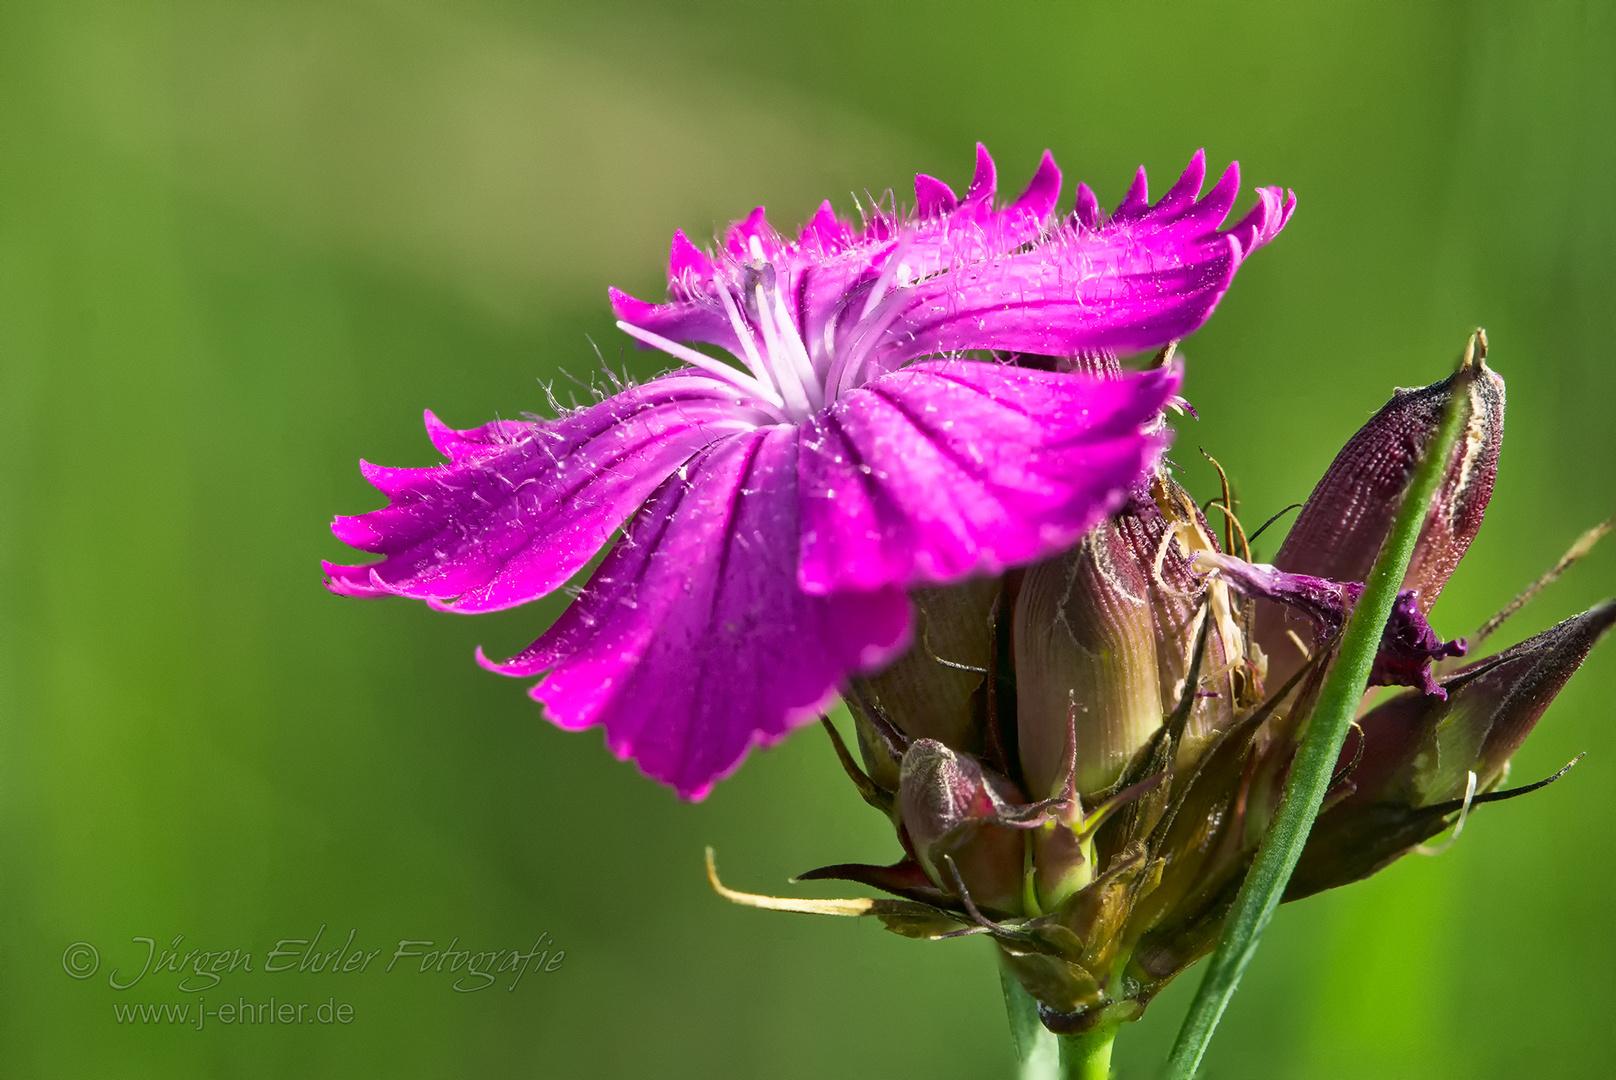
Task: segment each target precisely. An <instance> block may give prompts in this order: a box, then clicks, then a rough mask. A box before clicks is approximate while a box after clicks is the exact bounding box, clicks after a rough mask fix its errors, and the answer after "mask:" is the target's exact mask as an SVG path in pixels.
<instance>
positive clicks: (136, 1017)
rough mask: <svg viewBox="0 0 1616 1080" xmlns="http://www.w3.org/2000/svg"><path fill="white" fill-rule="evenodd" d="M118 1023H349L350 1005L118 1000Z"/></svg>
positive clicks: (330, 1001)
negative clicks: (211, 1004) (209, 1005)
mask: <svg viewBox="0 0 1616 1080" xmlns="http://www.w3.org/2000/svg"><path fill="white" fill-rule="evenodd" d="M112 1015H113V1018H114V1019H115V1020H116V1021H117V1022H118V1023H120V1024H155V1025H162V1026H172V1027H188V1028H193V1029H194V1030H196V1031H201V1030H202V1029H203V1028H204V1027H207V1026H209V1024H210V1023H213V1024H225V1025H239V1024H254V1025H256V1024H264V1025H266V1026H267V1025H270V1024H351V1023H353V1018H354V1007H353V1006H352V1005H350V1004H349V1003H347V1002H346V1001H344V1002H341V1003H339V1002H338V1001H337V999H336V998H327V999H326V1000H324V1001H297V1002H292V1001H277V1000H275V999H274V998H270V999H269V1000H268V1001H248V1000H247V999H246V998H239V999H237V1000H236V1001H227V1002H225V1003H223V1004H222V1005H219V1006H217V1007H214V1008H209V1007H208V1003H207V999H206V998H201V999H198V1000H196V1001H185V1002H177V1003H176V1002H167V1001H163V1002H140V1001H120V1002H115V1003H114V1004H113V1006H112Z"/></svg>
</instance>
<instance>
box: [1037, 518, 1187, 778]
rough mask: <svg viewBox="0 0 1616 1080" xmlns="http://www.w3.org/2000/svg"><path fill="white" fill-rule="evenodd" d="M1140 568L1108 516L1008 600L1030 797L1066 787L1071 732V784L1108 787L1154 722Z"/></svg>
mask: <svg viewBox="0 0 1616 1080" xmlns="http://www.w3.org/2000/svg"><path fill="white" fill-rule="evenodd" d="M1146 575H1147V567H1142V566H1140V564H1139V562H1138V560H1137V559H1136V558H1135V557H1134V552H1133V549H1132V548H1131V546H1130V545H1129V544H1128V542H1127V538H1126V537H1125V536H1124V535H1123V533H1122V532H1121V530H1120V529H1119V527H1118V525H1117V523H1116V521H1115V520H1111V521H1106V522H1104V523H1103V524H1101V525H1099V526H1097V527H1096V528H1095V529H1094V530H1093V531H1092V532H1090V533H1089V534H1088V535H1087V536H1085V537H1084V538H1083V541H1082V543H1080V544H1079V545H1078V546H1077V547H1076V548H1074V549H1072V550H1071V551H1070V552H1068V553H1067V554H1066V555H1065V556H1064V557H1062V558H1060V559H1052V560H1050V561H1048V562H1044V563H1040V564H1039V565H1037V566H1035V567H1033V568H1032V569H1031V570H1029V571H1028V572H1027V576H1026V578H1025V580H1024V581H1023V582H1022V585H1021V593H1020V595H1019V596H1018V597H1017V600H1016V610H1015V623H1014V631H1013V635H1014V642H1015V663H1016V728H1017V735H1018V739H1019V744H1020V753H1021V769H1022V774H1023V775H1024V776H1025V778H1026V782H1027V788H1028V790H1029V791H1030V792H1031V793H1032V795H1033V797H1034V798H1039V799H1044V798H1050V797H1052V796H1054V795H1056V794H1058V791H1059V789H1060V788H1063V787H1064V786H1065V782H1066V774H1065V767H1064V766H1065V762H1066V747H1067V742H1068V739H1069V738H1071V737H1072V733H1073V732H1074V731H1075V738H1076V747H1077V790H1078V791H1079V792H1080V793H1083V794H1089V793H1092V792H1097V791H1100V790H1103V789H1104V788H1107V787H1109V786H1110V785H1111V784H1113V783H1115V782H1116V780H1117V778H1118V777H1119V776H1121V775H1122V771H1123V769H1124V768H1125V767H1126V766H1127V764H1128V761H1129V760H1130V759H1131V758H1132V757H1133V755H1134V753H1135V752H1137V751H1138V750H1139V748H1140V747H1142V746H1143V745H1144V744H1145V743H1146V742H1147V741H1148V740H1149V739H1150V737H1151V735H1152V734H1154V733H1155V731H1156V729H1157V728H1159V727H1161V724H1162V715H1163V714H1162V697H1161V683H1160V677H1159V674H1158V671H1157V665H1156V625H1155V618H1154V614H1153V612H1152V610H1151V604H1150V591H1149V578H1148V577H1147V576H1146Z"/></svg>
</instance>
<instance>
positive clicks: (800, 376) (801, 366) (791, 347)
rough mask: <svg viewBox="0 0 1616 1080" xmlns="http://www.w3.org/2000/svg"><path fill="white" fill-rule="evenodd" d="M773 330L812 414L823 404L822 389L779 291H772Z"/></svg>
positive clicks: (805, 347) (806, 349)
mask: <svg viewBox="0 0 1616 1080" xmlns="http://www.w3.org/2000/svg"><path fill="white" fill-rule="evenodd" d="M774 328H775V330H776V332H777V333H778V334H779V335H780V338H781V339H782V340H783V341H784V342H785V343H786V354H787V356H788V357H789V358H790V359H791V360H792V361H794V363H793V364H792V367H794V368H795V369H796V376H797V380H798V381H799V382H801V383H802V388H803V390H804V391H806V392H807V394H808V407H809V409H810V410H812V411H814V412H818V411H819V409H820V408H821V407H822V406H823V405H824V404H825V393H824V388H823V387H821V386H820V385H819V376H818V375H816V374H815V373H814V362H813V360H812V359H810V358H809V356H808V346H807V345H806V344H804V343H803V340H802V335H801V334H799V333H798V332H797V323H796V320H794V319H793V318H792V317H791V312H789V311H788V310H786V301H785V297H784V296H782V295H781V293H780V290H779V289H775V290H774Z"/></svg>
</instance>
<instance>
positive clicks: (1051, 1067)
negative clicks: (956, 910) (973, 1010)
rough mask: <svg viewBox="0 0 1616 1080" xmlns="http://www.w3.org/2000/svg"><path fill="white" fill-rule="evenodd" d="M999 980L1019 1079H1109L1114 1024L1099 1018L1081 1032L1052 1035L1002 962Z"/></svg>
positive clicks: (1029, 997) (1114, 1035) (1035, 1003)
mask: <svg viewBox="0 0 1616 1080" xmlns="http://www.w3.org/2000/svg"><path fill="white" fill-rule="evenodd" d="M999 980H1000V983H1001V984H1002V985H1003V987H1004V1011H1005V1015H1006V1016H1007V1017H1008V1018H1009V1020H1010V1044H1011V1046H1012V1047H1013V1048H1014V1050H1015V1055H1016V1076H1017V1078H1018V1080H1109V1078H1110V1076H1111V1044H1112V1042H1114V1041H1115V1039H1116V1037H1117V1025H1116V1024H1114V1023H1110V1024H1108V1023H1103V1022H1102V1023H1101V1024H1100V1025H1099V1026H1098V1027H1096V1028H1095V1029H1094V1030H1093V1031H1089V1032H1085V1033H1084V1034H1082V1035H1055V1034H1053V1033H1052V1032H1051V1031H1050V1030H1049V1029H1048V1028H1046V1027H1044V1024H1043V1021H1041V1020H1039V1019H1038V1002H1036V1001H1035V1000H1033V996H1032V995H1031V994H1029V993H1027V991H1026V990H1025V989H1023V988H1022V985H1021V983H1020V982H1019V981H1017V979H1016V977H1015V976H1014V975H1012V974H1010V972H1009V971H1007V970H1006V969H1005V968H1004V967H1003V966H1002V965H1001V966H1000V968H999Z"/></svg>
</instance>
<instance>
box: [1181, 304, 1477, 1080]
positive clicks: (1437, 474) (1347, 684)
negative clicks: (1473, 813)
mask: <svg viewBox="0 0 1616 1080" xmlns="http://www.w3.org/2000/svg"><path fill="white" fill-rule="evenodd" d="M1478 336H1479V335H1478ZM1481 342H1482V344H1480V346H1479V349H1478V341H1477V338H1472V339H1471V343H1470V348H1467V349H1466V350H1465V359H1464V366H1468V365H1469V364H1470V363H1471V361H1472V359H1473V357H1474V356H1475V354H1476V353H1477V352H1481V351H1482V350H1485V348H1486V346H1485V339H1484V338H1483V339H1481ZM1483 355H1484V353H1483ZM1462 389H1463V388H1462V386H1456V387H1455V393H1454V395H1453V398H1452V400H1451V401H1450V402H1449V405H1448V409H1447V413H1446V415H1445V416H1444V417H1443V420H1442V426H1441V428H1440V429H1438V431H1437V435H1436V438H1435V439H1433V440H1432V442H1431V444H1430V446H1428V447H1427V448H1426V451H1425V456H1424V457H1423V458H1422V459H1421V461H1420V464H1419V467H1418V469H1417V470H1416V471H1415V474H1414V480H1413V483H1411V484H1410V485H1409V488H1408V492H1407V494H1406V495H1405V496H1404V497H1403V502H1402V505H1401V506H1399V507H1398V510H1397V517H1396V519H1395V520H1394V521H1393V522H1392V529H1391V533H1390V535H1388V536H1387V538H1386V542H1385V545H1384V546H1383V547H1382V548H1381V550H1380V554H1379V556H1378V557H1377V558H1376V559H1375V566H1374V569H1373V570H1371V571H1370V572H1369V580H1368V581H1366V582H1365V583H1364V591H1363V595H1362V596H1361V597H1360V598H1359V600H1358V603H1357V606H1356V607H1355V608H1354V609H1353V612H1352V615H1351V617H1350V618H1349V619H1348V620H1347V625H1346V628H1345V629H1344V630H1343V631H1342V633H1341V639H1340V640H1341V645H1340V649H1339V650H1338V651H1337V653H1336V657H1335V660H1334V662H1333V663H1332V664H1331V665H1330V669H1329V671H1328V672H1327V673H1326V674H1325V677H1324V685H1323V686H1322V687H1321V689H1320V691H1319V698H1318V704H1317V705H1316V706H1315V707H1314V709H1313V714H1312V716H1311V718H1310V719H1309V720H1308V722H1307V730H1306V733H1305V734H1304V735H1303V736H1302V742H1301V745H1300V746H1299V747H1298V748H1297V751H1296V757H1295V760H1294V761H1293V762H1292V764H1291V770H1290V775H1289V777H1287V779H1286V781H1285V794H1284V798H1283V799H1282V800H1281V802H1280V805H1279V809H1278V810H1277V811H1276V812H1275V815H1274V820H1273V823H1272V824H1271V825H1270V826H1269V829H1268V832H1267V833H1266V834H1265V835H1264V836H1263V839H1262V844H1261V846H1260V847H1259V848H1258V849H1257V857H1256V859H1255V860H1254V861H1253V862H1252V864H1251V871H1250V872H1249V873H1248V874H1247V875H1246V880H1245V882H1244V883H1243V884H1242V885H1241V887H1240V892H1239V894H1238V895H1237V896H1236V897H1235V901H1234V905H1233V907H1232V908H1230V910H1229V915H1228V918H1227V919H1226V921H1225V922H1224V926H1223V937H1222V940H1221V941H1219V943H1218V948H1217V951H1216V952H1215V953H1213V954H1212V959H1211V960H1210V961H1209V962H1208V964H1207V968H1206V976H1205V977H1204V978H1203V979H1202V980H1201V985H1200V988H1199V989H1198V990H1197V991H1196V994H1195V1000H1194V1001H1193V1002H1191V1003H1190V1011H1189V1014H1188V1015H1187V1016H1186V1017H1185V1018H1184V1025H1183V1027H1181V1028H1180V1029H1179V1032H1178V1040H1177V1041H1176V1042H1175V1043H1174V1044H1173V1050H1172V1053H1171V1054H1170V1055H1169V1056H1168V1059H1167V1069H1166V1072H1165V1076H1166V1077H1168V1078H1169V1080H1190V1078H1192V1077H1193V1076H1194V1075H1195V1070H1196V1069H1197V1068H1199V1066H1200V1064H1201V1057H1202V1055H1204V1054H1205V1053H1206V1047H1207V1044H1208V1043H1209V1042H1211V1040H1212V1032H1213V1031H1214V1030H1215V1029H1216V1028H1217V1026H1218V1021H1219V1019H1221V1018H1222V1016H1223V1010H1224V1009H1225V1008H1226V1007H1227V1006H1228V1004H1229V998H1230V997H1231V996H1232V995H1233V994H1234V991H1235V987H1236V986H1237V985H1238V984H1239V982H1240V976H1241V974H1242V973H1243V972H1244V971H1245V968H1246V965H1247V964H1248V963H1250V962H1251V958H1252V956H1253V954H1254V953H1255V952H1256V951H1257V940H1258V938H1259V937H1261V935H1262V932H1263V929H1264V928H1265V927H1266V926H1267V925H1268V920H1269V919H1270V918H1272V917H1273V914H1274V909H1275V908H1277V907H1278V906H1279V902H1280V899H1281V897H1283V896H1284V893H1285V884H1286V882H1288V881H1289V880H1290V876H1291V871H1292V870H1294V869H1296V862H1297V860H1298V859H1300V858H1301V855H1302V848H1303V847H1304V846H1305V845H1306V844H1307V834H1308V832H1309V831H1310V830H1311V829H1312V827H1313V819H1314V818H1315V817H1317V816H1318V812H1319V806H1320V804H1321V803H1322V802H1323V801H1324V795H1325V792H1326V791H1327V790H1328V789H1329V787H1330V780H1331V777H1332V776H1333V774H1334V771H1335V763H1336V760H1337V759H1338V758H1339V756H1340V754H1341V746H1342V743H1344V742H1345V741H1346V737H1347V731H1348V730H1349V729H1350V728H1351V726H1352V720H1353V716H1354V715H1355V714H1356V713H1357V711H1358V705H1359V703H1360V702H1361V701H1362V699H1363V694H1364V690H1365V689H1366V688H1367V686H1368V683H1369V670H1370V668H1371V667H1372V666H1373V664H1374V660H1375V652H1376V650H1377V649H1378V648H1379V646H1380V638H1381V634H1382V632H1383V631H1384V629H1385V626H1386V621H1387V619H1388V618H1390V616H1391V611H1392V603H1393V601H1395V600H1396V599H1397V592H1398V589H1399V588H1400V586H1401V585H1402V581H1403V575H1404V574H1405V573H1406V572H1407V570H1408V563H1409V559H1410V557H1411V556H1412V555H1413V553H1414V545H1415V543H1416V541H1418V539H1419V535H1420V530H1421V527H1422V526H1423V525H1424V524H1425V518H1426V514H1427V513H1428V511H1429V509H1430V505H1431V500H1432V499H1433V498H1434V497H1435V496H1436V493H1437V490H1438V487H1439V485H1440V484H1441V482H1442V477H1443V473H1444V471H1445V468H1446V466H1447V462H1448V458H1449V457H1450V456H1451V454H1452V452H1453V445H1454V442H1455V440H1456V439H1457V437H1458V434H1459V430H1460V428H1461V426H1462V421H1463V419H1464V416H1465V408H1466V406H1467V404H1468V399H1469V394H1468V393H1464V392H1461V391H1462Z"/></svg>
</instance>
